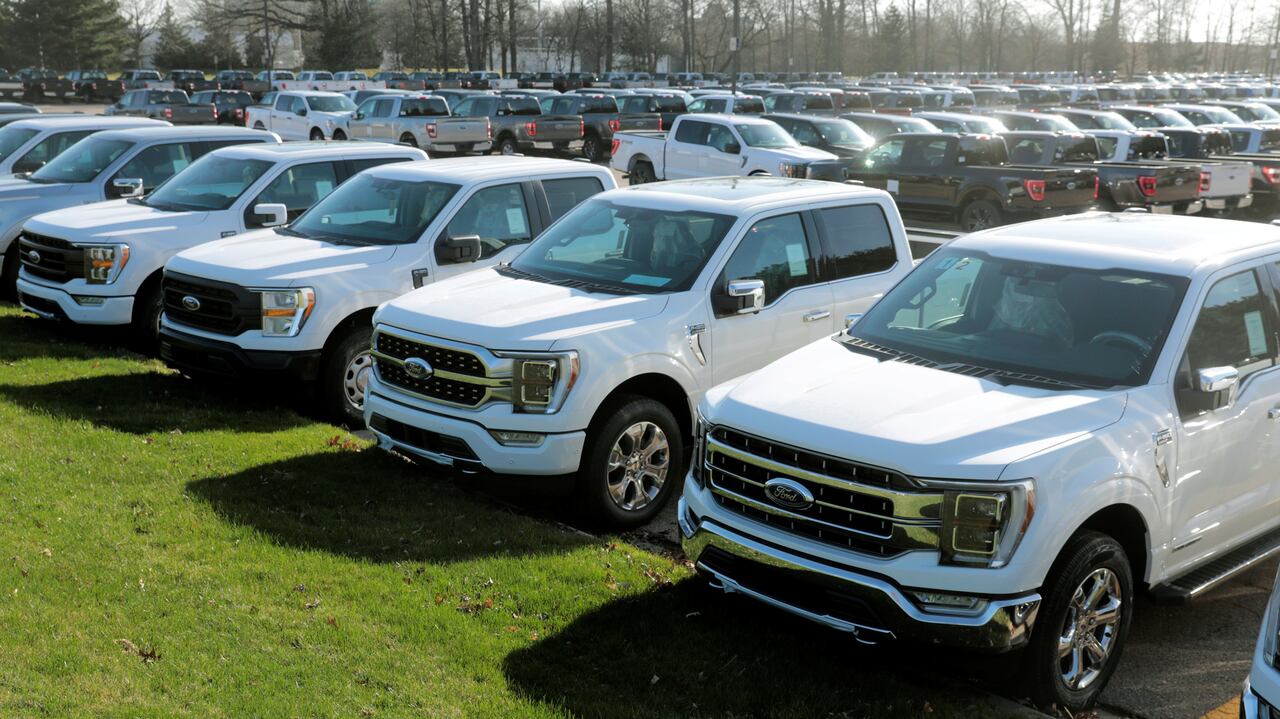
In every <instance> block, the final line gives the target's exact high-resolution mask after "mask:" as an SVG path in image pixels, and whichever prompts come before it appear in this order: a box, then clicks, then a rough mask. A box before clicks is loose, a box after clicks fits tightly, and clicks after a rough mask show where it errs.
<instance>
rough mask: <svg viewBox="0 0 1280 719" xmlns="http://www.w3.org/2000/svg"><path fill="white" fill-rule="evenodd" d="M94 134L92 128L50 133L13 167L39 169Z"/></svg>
mask: <svg viewBox="0 0 1280 719" xmlns="http://www.w3.org/2000/svg"><path fill="white" fill-rule="evenodd" d="M92 134H93V131H92V130H80V131H77V132H59V133H55V134H53V135H49V136H48V137H46V138H44V139H43V140H41V141H40V142H38V143H36V146H35V147H33V148H31V149H30V150H29V151H28V152H27V154H25V155H23V156H22V158H21V159H19V160H17V161H16V162H14V163H13V169H14V171H15V172H30V171H32V170H38V169H40V168H41V167H42V166H44V164H45V163H47V162H48V161H50V160H52V159H53V158H55V157H57V156H58V155H61V154H62V153H63V152H65V151H66V149H67V148H68V147H71V146H72V145H74V144H76V143H77V142H80V141H81V140H83V139H84V138H86V137H88V136H89V135H92Z"/></svg>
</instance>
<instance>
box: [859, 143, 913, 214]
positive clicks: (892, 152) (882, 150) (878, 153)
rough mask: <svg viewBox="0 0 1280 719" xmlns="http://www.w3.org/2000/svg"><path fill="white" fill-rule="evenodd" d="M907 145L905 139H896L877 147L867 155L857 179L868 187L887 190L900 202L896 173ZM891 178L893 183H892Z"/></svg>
mask: <svg viewBox="0 0 1280 719" xmlns="http://www.w3.org/2000/svg"><path fill="white" fill-rule="evenodd" d="M906 144H907V141H906V139H905V138H896V139H890V140H885V141H884V142H882V143H880V144H879V145H877V146H876V147H875V149H873V150H872V151H871V152H870V153H868V154H867V158H866V159H865V160H864V161H863V167H862V168H859V169H858V171H857V174H856V175H855V177H856V179H859V180H862V182H863V184H865V185H866V186H867V187H874V188H876V189H880V190H885V191H887V192H888V193H889V194H891V195H893V197H894V200H898V193H899V180H898V177H897V174H896V173H897V171H898V165H899V163H900V162H901V160H902V150H903V148H904V147H905V146H906ZM891 173H893V174H892V175H891ZM891 178H892V182H890V179H891ZM899 204H901V203H899Z"/></svg>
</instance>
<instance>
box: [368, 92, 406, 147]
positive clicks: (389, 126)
mask: <svg viewBox="0 0 1280 719" xmlns="http://www.w3.org/2000/svg"><path fill="white" fill-rule="evenodd" d="M398 104H399V100H390V99H386V100H376V101H374V104H373V120H372V122H370V123H369V137H371V138H373V139H375V140H393V141H394V140H398V139H399V138H398V137H396V136H395V129H396V128H395V117H393V115H395V109H396V105H398Z"/></svg>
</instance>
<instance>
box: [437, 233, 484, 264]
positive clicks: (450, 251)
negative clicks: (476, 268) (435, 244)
mask: <svg viewBox="0 0 1280 719" xmlns="http://www.w3.org/2000/svg"><path fill="white" fill-rule="evenodd" d="M436 257H437V259H438V260H440V262H441V263H444V264H461V263H463V262H475V261H476V260H478V259H480V235H462V236H461V237H446V238H444V241H443V242H442V243H440V247H439V250H438V251H437V253H436Z"/></svg>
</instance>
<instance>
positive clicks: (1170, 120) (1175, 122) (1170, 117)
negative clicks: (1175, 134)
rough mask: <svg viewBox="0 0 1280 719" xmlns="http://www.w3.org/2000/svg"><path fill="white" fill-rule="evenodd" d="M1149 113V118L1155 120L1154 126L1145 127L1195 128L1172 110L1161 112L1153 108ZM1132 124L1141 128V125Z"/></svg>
mask: <svg viewBox="0 0 1280 719" xmlns="http://www.w3.org/2000/svg"><path fill="white" fill-rule="evenodd" d="M1149 112H1150V113H1151V116H1152V117H1153V118H1155V120H1156V124H1155V125H1148V126H1147V127H1195V124H1193V123H1192V122H1191V121H1190V120H1188V119H1187V118H1185V117H1183V116H1182V115H1179V114H1178V113H1176V112H1174V111H1173V110H1161V109H1159V108H1153V109H1151V110H1150V111H1149ZM1134 124H1135V125H1138V127H1143V125H1140V124H1138V123H1136V122H1135V123H1134Z"/></svg>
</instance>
